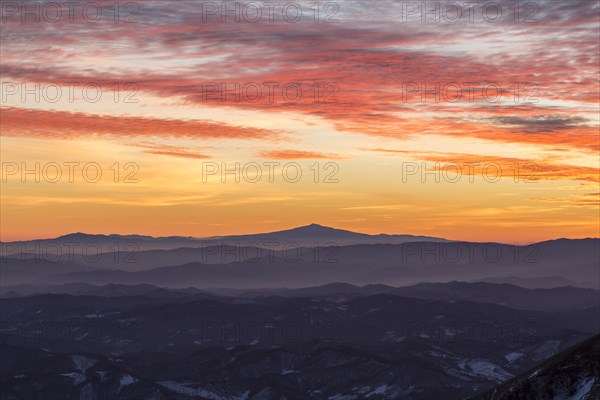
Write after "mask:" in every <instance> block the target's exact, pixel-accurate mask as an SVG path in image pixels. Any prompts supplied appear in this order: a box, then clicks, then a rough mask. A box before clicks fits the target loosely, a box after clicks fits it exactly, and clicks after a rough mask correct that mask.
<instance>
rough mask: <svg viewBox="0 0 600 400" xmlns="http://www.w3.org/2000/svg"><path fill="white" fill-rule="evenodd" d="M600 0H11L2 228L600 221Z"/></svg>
mask: <svg viewBox="0 0 600 400" xmlns="http://www.w3.org/2000/svg"><path fill="white" fill-rule="evenodd" d="M599 4H600V3H598V2H597V1H592V0H536V1H521V2H514V1H497V2H489V1H480V2H479V4H478V5H475V4H472V3H468V2H462V1H461V2H454V1H439V2H436V1H428V2H423V1H388V0H372V1H366V0H363V1H355V0H344V1H334V2H325V1H324V2H315V1H314V0H311V1H297V2H281V3H280V4H274V3H268V2H249V1H243V2H234V1H228V2H225V3H222V2H203V1H189V0H184V1H137V2H115V1H113V0H111V1H95V2H89V1H82V0H79V1H78V2H76V3H74V2H66V3H65V2H62V1H61V2H49V1H25V2H24V1H5V0H2V1H1V2H0V6H1V10H0V11H1V16H0V17H1V22H2V24H1V32H0V33H1V71H0V80H1V82H0V83H1V91H2V92H1V99H0V100H1V104H0V106H1V110H0V128H1V137H0V145H1V146H0V147H1V150H0V156H1V162H2V202H1V205H0V211H1V217H2V218H1V223H0V236H1V239H2V240H3V241H11V240H24V239H32V238H43V237H56V236H59V235H63V234H67V233H71V232H86V233H104V234H109V233H118V234H133V233H136V234H146V235H153V236H169V235H181V236H197V237H205V236H213V235H226V234H241V233H256V232H268V231H276V230H280V229H288V228H291V227H295V226H300V225H307V224H310V223H319V224H322V225H327V226H333V227H337V228H341V229H349V230H355V231H360V232H365V233H398V234H401V233H405V234H416V235H430V236H438V237H445V238H450V239H461V240H471V241H499V242H508V243H521V244H525V243H530V242H534V241H541V240H547V239H553V238H559V237H571V238H582V237H598V236H600V232H599V229H600V214H599V211H600V202H599V198H600V187H599V185H600V183H599V182H600V177H599V171H600V169H599V167H600V158H599V150H600V136H599V126H600V121H599V118H600V117H599V111H600V110H599V93H600V87H599V85H600V83H599V74H600V48H599V46H600V41H599V39H598V38H599V34H600V32H599V31H600V14H599V13H600V8H599Z"/></svg>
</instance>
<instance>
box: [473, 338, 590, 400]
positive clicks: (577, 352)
mask: <svg viewBox="0 0 600 400" xmlns="http://www.w3.org/2000/svg"><path fill="white" fill-rule="evenodd" d="M509 399H510V400H520V399H523V400H525V399H556V400H597V399H600V335H596V336H594V337H593V338H591V339H589V340H586V341H585V342H583V343H581V344H579V345H576V346H573V347H572V348H570V349H568V350H566V351H564V352H562V353H559V354H557V355H555V356H554V357H551V358H550V359H549V360H547V361H545V362H544V363H542V364H541V365H539V366H538V367H536V368H535V369H533V370H531V371H529V372H527V373H525V374H523V375H519V376H517V377H515V378H513V379H511V380H509V381H507V382H505V383H503V384H501V385H499V386H498V387H496V388H495V389H492V390H490V391H488V392H486V393H484V394H482V395H479V396H476V397H474V398H473V399H472V400H509Z"/></svg>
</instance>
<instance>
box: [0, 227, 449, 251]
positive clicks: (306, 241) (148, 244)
mask: <svg viewBox="0 0 600 400" xmlns="http://www.w3.org/2000/svg"><path fill="white" fill-rule="evenodd" d="M67 241H69V242H71V241H75V242H77V243H96V244H98V245H100V246H102V245H103V244H109V243H115V242H130V243H135V244H137V245H139V246H140V247H141V249H143V250H151V249H155V250H170V249H175V248H178V247H186V246H187V247H194V246H201V245H203V244H211V243H222V244H227V243H236V242H242V243H246V244H249V243H251V242H259V243H258V244H259V245H264V242H266V241H269V242H271V241H285V242H294V243H298V244H300V245H302V246H311V245H317V246H324V245H325V242H326V241H327V242H332V243H335V244H337V245H340V246H343V245H349V244H397V243H406V242H416V241H428V242H448V240H447V239H443V238H437V237H432V236H417V235H407V234H377V235H370V234H366V233H358V232H352V231H348V230H344V229H337V228H331V227H327V226H323V225H319V224H314V223H313V224H310V225H305V226H300V227H296V228H292V229H286V230H282V231H275V232H266V233H255V234H244V235H226V236H209V237H191V236H159V237H153V236H146V235H137V234H131V235H119V234H110V235H104V234H88V233H81V232H76V233H70V234H67V235H63V236H59V237H56V238H49V239H34V240H23V241H13V242H1V241H0V244H1V245H2V246H4V247H6V246H8V247H10V246H18V245H27V244H28V245H35V244H36V243H39V244H44V243H50V242H53V243H67ZM315 242H317V243H315ZM29 248H30V251H32V250H33V247H32V246H29ZM3 254H4V253H3Z"/></svg>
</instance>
